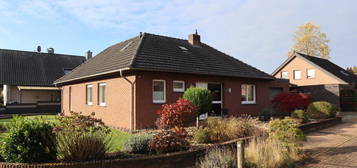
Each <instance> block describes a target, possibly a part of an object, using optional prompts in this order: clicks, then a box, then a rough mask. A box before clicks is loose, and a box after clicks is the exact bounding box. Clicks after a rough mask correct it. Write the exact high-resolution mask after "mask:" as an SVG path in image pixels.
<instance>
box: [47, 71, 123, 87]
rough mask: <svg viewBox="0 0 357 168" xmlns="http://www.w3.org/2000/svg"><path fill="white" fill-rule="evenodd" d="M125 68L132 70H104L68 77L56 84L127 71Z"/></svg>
mask: <svg viewBox="0 0 357 168" xmlns="http://www.w3.org/2000/svg"><path fill="white" fill-rule="evenodd" d="M125 70H130V68H129V67H127V68H121V69H116V70H112V71H106V72H102V73H96V74H92V75H87V76H82V77H78V78H72V79H68V80H63V81H57V80H56V81H55V82H54V84H55V85H58V84H62V83H67V82H72V81H78V80H82V79H87V78H90V77H95V76H99V75H106V74H111V73H115V72H120V71H125Z"/></svg>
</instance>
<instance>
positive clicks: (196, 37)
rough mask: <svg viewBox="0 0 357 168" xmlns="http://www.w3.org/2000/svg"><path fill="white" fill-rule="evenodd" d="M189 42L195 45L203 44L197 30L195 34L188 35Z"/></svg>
mask: <svg viewBox="0 0 357 168" xmlns="http://www.w3.org/2000/svg"><path fill="white" fill-rule="evenodd" d="M188 42H189V43H190V44H191V45H193V46H197V47H199V46H201V37H200V35H198V34H197V30H196V32H195V34H190V35H188Z"/></svg>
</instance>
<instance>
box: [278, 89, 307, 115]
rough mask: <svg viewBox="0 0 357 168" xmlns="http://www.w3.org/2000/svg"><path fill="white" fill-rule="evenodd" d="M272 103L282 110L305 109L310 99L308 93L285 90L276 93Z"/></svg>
mask: <svg viewBox="0 0 357 168" xmlns="http://www.w3.org/2000/svg"><path fill="white" fill-rule="evenodd" d="M272 103H273V105H274V106H275V107H276V108H277V109H278V110H280V111H282V112H292V111H293V110H296V109H301V110H306V109H307V106H309V104H310V103H311V101H310V96H309V95H308V94H304V93H293V92H285V93H280V94H279V95H277V96H276V97H275V98H274V99H273V101H272Z"/></svg>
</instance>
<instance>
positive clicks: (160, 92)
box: [152, 80, 166, 103]
mask: <svg viewBox="0 0 357 168" xmlns="http://www.w3.org/2000/svg"><path fill="white" fill-rule="evenodd" d="M152 92H153V93H152V99H153V103H165V102H166V89H165V80H153V84H152Z"/></svg>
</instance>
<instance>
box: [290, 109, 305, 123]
mask: <svg viewBox="0 0 357 168" xmlns="http://www.w3.org/2000/svg"><path fill="white" fill-rule="evenodd" d="M291 117H292V118H297V119H300V120H301V121H302V122H306V121H307V120H308V118H307V114H306V112H305V111H304V110H294V111H293V112H292V113H291Z"/></svg>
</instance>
